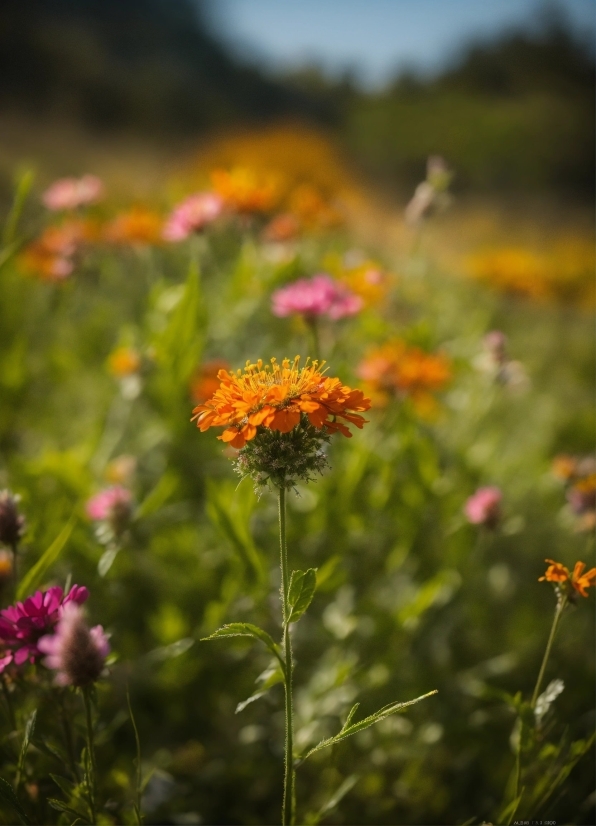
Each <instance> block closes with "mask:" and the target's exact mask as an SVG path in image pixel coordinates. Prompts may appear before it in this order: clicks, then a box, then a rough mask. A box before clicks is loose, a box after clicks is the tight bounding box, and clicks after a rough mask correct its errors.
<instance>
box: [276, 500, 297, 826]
mask: <svg viewBox="0 0 596 826" xmlns="http://www.w3.org/2000/svg"><path fill="white" fill-rule="evenodd" d="M279 544H280V558H281V601H282V609H283V626H284V632H283V647H284V654H285V661H286V669H285V675H284V689H285V705H286V747H285V776H284V797H283V806H282V811H281V822H282V824H283V826H291V824H293V823H294V819H295V808H296V795H295V780H296V772H295V769H294V709H293V698H292V673H293V670H294V664H293V661H292V643H291V640H290V623H289V622H288V618H289V615H290V611H289V605H288V590H289V587H290V583H289V571H288V545H287V541H286V489H285V487H283V485H282V486H280V487H279Z"/></svg>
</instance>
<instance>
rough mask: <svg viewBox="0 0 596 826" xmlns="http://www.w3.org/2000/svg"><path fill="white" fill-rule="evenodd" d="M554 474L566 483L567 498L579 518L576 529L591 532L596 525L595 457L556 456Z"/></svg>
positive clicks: (553, 467) (553, 466) (553, 465)
mask: <svg viewBox="0 0 596 826" xmlns="http://www.w3.org/2000/svg"><path fill="white" fill-rule="evenodd" d="M552 472H553V474H554V475H555V476H557V477H558V478H559V479H561V480H563V481H564V482H565V487H566V491H565V496H566V498H567V502H568V503H569V507H570V509H571V511H572V513H574V514H575V516H576V517H578V522H577V526H576V529H577V530H578V531H591V530H593V529H594V526H595V525H596V462H595V460H594V457H593V456H584V457H579V456H569V455H567V454H561V455H559V456H556V457H555V459H554V460H553V464H552Z"/></svg>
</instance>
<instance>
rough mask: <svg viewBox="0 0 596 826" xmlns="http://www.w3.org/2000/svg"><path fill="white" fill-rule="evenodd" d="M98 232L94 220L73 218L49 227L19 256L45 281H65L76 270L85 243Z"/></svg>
mask: <svg viewBox="0 0 596 826" xmlns="http://www.w3.org/2000/svg"><path fill="white" fill-rule="evenodd" d="M96 236H97V227H96V225H95V224H94V223H93V222H92V221H81V220H77V219H74V218H73V219H69V220H67V221H65V222H64V223H62V224H60V225H59V226H51V227H47V228H46V229H45V230H44V231H43V232H42V234H41V235H40V236H39V238H37V239H36V240H35V241H32V242H31V243H30V244H28V245H27V246H26V247H25V249H24V251H23V252H22V254H21V255H20V256H19V259H18V260H19V264H20V266H21V268H22V269H23V270H24V271H25V272H27V273H31V274H32V275H36V276H37V277H39V278H42V279H43V280H45V281H63V280H64V279H65V278H67V277H68V276H69V275H70V274H71V273H72V272H73V270H74V267H75V262H76V258H77V256H78V254H79V253H80V251H81V249H82V248H83V246H84V245H85V244H86V243H88V242H89V241H92V240H94V239H95V238H96Z"/></svg>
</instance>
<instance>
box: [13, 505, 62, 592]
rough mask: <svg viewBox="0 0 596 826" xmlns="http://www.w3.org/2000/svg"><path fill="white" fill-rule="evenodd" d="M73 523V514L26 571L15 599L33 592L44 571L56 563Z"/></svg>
mask: <svg viewBox="0 0 596 826" xmlns="http://www.w3.org/2000/svg"><path fill="white" fill-rule="evenodd" d="M75 522H76V517H75V515H74V514H73V515H72V516H71V517H70V519H69V520H68V522H67V523H66V525H65V526H64V527H63V528H62V530H61V531H60V533H59V534H58V536H57V537H56V539H54V541H53V542H52V544H51V545H50V547H49V548H48V549H47V551H45V552H44V553H43V554H42V555H41V556H40V558H39V559H38V560H37V562H36V563H35V565H34V566H33V567H32V568H30V569H29V570H28V571H27V573H26V574H25V576H24V577H23V579H22V580H21V582H20V583H19V587H18V589H17V599H19V600H20V599H23V597H25V596H27V595H28V594H30V593H31V592H32V591H34V590H35V588H36V587H37V586H38V585H39V584H40V583H41V581H42V580H43V578H44V576H45V574H46V571H47V570H48V569H49V568H50V567H51V566H52V565H53V564H54V563H55V562H56V560H57V559H58V557H59V556H60V552H61V551H62V549H63V548H64V546H65V545H66V543H67V542H68V539H69V537H70V535H71V533H72V531H73V528H74V526H75Z"/></svg>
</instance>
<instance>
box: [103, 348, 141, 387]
mask: <svg viewBox="0 0 596 826" xmlns="http://www.w3.org/2000/svg"><path fill="white" fill-rule="evenodd" d="M140 368H141V356H140V354H139V353H138V351H137V350H134V349H133V348H132V347H117V348H116V350H114V351H113V352H112V353H111V354H110V356H109V357H108V370H109V371H110V373H111V374H112V375H113V376H115V377H116V378H118V379H121V378H124V377H126V376H132V375H134V374H135V373H138V372H139V370H140Z"/></svg>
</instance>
